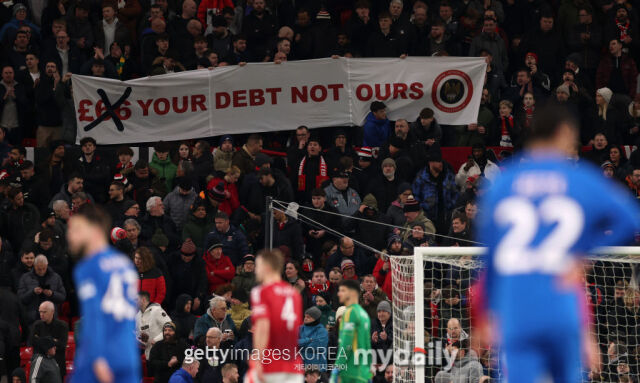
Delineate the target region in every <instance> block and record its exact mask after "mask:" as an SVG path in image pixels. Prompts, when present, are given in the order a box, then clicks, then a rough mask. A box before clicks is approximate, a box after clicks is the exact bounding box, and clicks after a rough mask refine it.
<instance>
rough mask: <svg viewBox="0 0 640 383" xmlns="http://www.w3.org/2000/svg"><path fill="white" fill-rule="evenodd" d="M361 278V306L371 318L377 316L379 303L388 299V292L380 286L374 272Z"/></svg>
mask: <svg viewBox="0 0 640 383" xmlns="http://www.w3.org/2000/svg"><path fill="white" fill-rule="evenodd" d="M361 280H362V283H361V284H360V288H361V290H362V291H361V292H360V300H359V302H360V306H362V308H363V309H364V310H365V311H366V312H367V314H369V317H370V318H375V317H376V310H377V308H378V304H379V303H380V302H382V301H384V300H387V299H388V298H387V294H385V292H384V291H382V289H381V288H379V287H378V285H377V284H376V278H375V277H374V276H373V275H372V274H367V275H365V276H363V277H362V279H361Z"/></svg>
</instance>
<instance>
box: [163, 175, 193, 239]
mask: <svg viewBox="0 0 640 383" xmlns="http://www.w3.org/2000/svg"><path fill="white" fill-rule="evenodd" d="M178 189H179V187H178V186H176V187H175V189H173V191H172V192H171V193H169V194H167V196H166V197H164V200H163V201H162V202H163V203H164V206H165V214H168V215H169V217H171V220H172V221H173V223H175V224H176V227H177V228H178V230H182V227H183V226H184V223H185V222H186V221H187V214H189V211H190V210H191V205H192V204H193V201H194V200H195V199H196V192H195V191H194V190H193V188H191V190H189V194H186V195H183V194H181V193H180V190H178Z"/></svg>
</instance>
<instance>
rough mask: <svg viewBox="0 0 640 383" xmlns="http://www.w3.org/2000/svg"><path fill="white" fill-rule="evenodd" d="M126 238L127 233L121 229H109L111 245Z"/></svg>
mask: <svg viewBox="0 0 640 383" xmlns="http://www.w3.org/2000/svg"><path fill="white" fill-rule="evenodd" d="M125 238H127V232H126V231H125V230H124V229H123V228H121V227H114V228H113V229H111V243H113V244H114V245H115V243H116V242H118V241H120V240H122V239H125Z"/></svg>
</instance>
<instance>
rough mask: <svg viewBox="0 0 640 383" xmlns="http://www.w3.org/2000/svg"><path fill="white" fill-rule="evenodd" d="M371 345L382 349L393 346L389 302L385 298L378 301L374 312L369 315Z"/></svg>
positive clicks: (376, 348)
mask: <svg viewBox="0 0 640 383" xmlns="http://www.w3.org/2000/svg"><path fill="white" fill-rule="evenodd" d="M371 347H372V348H373V349H375V350H384V351H387V350H389V349H390V348H392V347H393V320H392V319H391V303H389V301H387V300H383V301H380V303H378V306H377V308H376V314H375V315H373V316H371Z"/></svg>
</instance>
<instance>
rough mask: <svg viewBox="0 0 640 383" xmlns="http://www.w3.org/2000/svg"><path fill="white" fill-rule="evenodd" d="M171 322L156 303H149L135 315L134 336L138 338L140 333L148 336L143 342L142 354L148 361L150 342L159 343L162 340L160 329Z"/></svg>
mask: <svg viewBox="0 0 640 383" xmlns="http://www.w3.org/2000/svg"><path fill="white" fill-rule="evenodd" d="M167 322H171V318H170V317H169V315H167V313H166V312H165V311H164V309H163V308H162V307H160V305H159V304H157V303H150V304H149V306H147V308H146V309H145V310H144V312H141V311H140V310H138V312H137V313H136V335H137V337H138V338H140V335H141V334H142V333H146V334H147V335H149V339H148V340H147V341H146V342H144V346H145V350H144V354H145V356H146V357H147V360H149V354H150V353H151V347H153V345H152V344H151V340H152V339H153V340H155V341H156V342H159V341H161V340H162V327H163V326H164V324H165V323H167Z"/></svg>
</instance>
